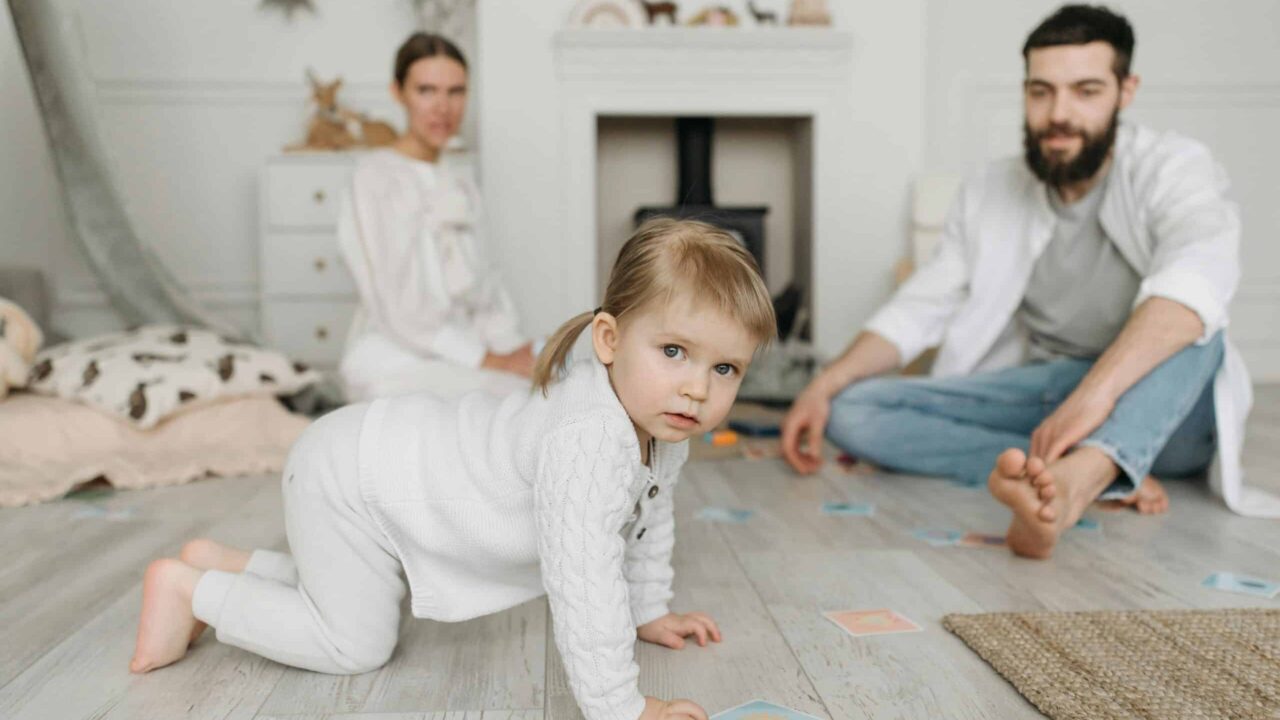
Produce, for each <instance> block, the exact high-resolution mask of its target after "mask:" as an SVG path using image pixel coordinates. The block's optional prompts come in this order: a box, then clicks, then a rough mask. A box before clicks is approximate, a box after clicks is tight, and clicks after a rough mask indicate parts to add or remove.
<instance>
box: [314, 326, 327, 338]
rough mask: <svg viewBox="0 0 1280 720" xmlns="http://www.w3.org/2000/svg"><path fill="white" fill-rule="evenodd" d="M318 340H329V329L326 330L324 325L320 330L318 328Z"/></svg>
mask: <svg viewBox="0 0 1280 720" xmlns="http://www.w3.org/2000/svg"><path fill="white" fill-rule="evenodd" d="M316 339H317V340H328V339H329V328H326V327H324V326H323V325H322V326H320V327H318V328H316Z"/></svg>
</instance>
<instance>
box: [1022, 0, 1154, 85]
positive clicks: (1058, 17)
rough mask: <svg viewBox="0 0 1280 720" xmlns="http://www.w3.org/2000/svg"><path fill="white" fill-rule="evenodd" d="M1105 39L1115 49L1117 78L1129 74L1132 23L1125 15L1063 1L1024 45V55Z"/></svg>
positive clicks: (1100, 6) (1131, 51) (1033, 31)
mask: <svg viewBox="0 0 1280 720" xmlns="http://www.w3.org/2000/svg"><path fill="white" fill-rule="evenodd" d="M1099 40H1100V41H1102V42H1104V43H1107V44H1108V45H1110V46H1111V47H1112V48H1114V49H1115V51H1116V60H1115V63H1114V64H1113V65H1112V66H1111V70H1112V72H1114V73H1115V74H1116V79H1117V80H1124V79H1125V78H1127V77H1129V62H1130V60H1132V59H1133V45H1134V39H1133V26H1132V25H1130V24H1129V21H1128V20H1126V19H1125V17H1124V16H1123V15H1120V14H1118V13H1114V12H1112V11H1111V10H1109V9H1107V8H1106V7H1104V6H1102V5H1063V6H1062V7H1060V8H1058V11H1057V12H1055V13H1054V14H1052V15H1050V16H1049V17H1047V18H1045V19H1044V22H1042V23H1040V25H1039V26H1038V27H1036V29H1035V30H1032V31H1031V34H1030V35H1029V36H1027V42H1026V44H1024V45H1023V46H1022V59H1023V60H1024V61H1026V60H1027V59H1028V57H1029V55H1030V53H1031V51H1032V50H1035V49H1036V48H1043V47H1053V46H1055V45H1085V44H1087V43H1091V42H1097V41H1099Z"/></svg>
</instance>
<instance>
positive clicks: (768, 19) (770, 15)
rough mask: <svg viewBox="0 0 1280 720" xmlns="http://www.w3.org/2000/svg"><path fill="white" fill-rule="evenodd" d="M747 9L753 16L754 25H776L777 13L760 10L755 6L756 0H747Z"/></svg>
mask: <svg viewBox="0 0 1280 720" xmlns="http://www.w3.org/2000/svg"><path fill="white" fill-rule="evenodd" d="M747 11H748V12H750V13H751V17H753V18H755V20H756V25H777V24H778V13H776V12H774V11H772V10H761V9H760V8H758V7H756V0H747Z"/></svg>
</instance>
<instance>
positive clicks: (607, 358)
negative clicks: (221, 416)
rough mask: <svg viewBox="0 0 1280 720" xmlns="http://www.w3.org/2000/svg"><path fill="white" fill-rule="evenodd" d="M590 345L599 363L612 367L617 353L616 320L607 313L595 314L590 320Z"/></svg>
mask: <svg viewBox="0 0 1280 720" xmlns="http://www.w3.org/2000/svg"><path fill="white" fill-rule="evenodd" d="M591 345H592V347H594V348H595V351H596V357H597V358H598V359H599V360H600V362H601V363H603V364H605V365H612V364H613V357H614V355H615V354H616V353H617V351H618V319H617V318H615V317H614V316H612V315H610V314H609V313H607V312H598V313H596V316H595V317H594V318H592V319H591Z"/></svg>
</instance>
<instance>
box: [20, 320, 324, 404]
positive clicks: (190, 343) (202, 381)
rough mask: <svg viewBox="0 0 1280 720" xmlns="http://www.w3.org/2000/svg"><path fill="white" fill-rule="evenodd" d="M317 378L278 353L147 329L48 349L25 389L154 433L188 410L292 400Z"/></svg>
mask: <svg viewBox="0 0 1280 720" xmlns="http://www.w3.org/2000/svg"><path fill="white" fill-rule="evenodd" d="M319 379H320V374H319V373H317V372H316V371H315V370H311V369H310V368H308V367H307V366H305V365H303V364H302V363H295V362H291V361H290V360H289V359H288V358H287V357H285V356H284V355H281V354H280V353H278V352H276V351H274V350H269V349H266V348H260V347H257V346H255V345H250V344H247V343H238V342H234V341H231V340H227V339H226V338H223V337H220V336H219V335H218V334H217V333H214V332H211V331H209V330H202V329H199V328H186V327H179V326H176V325H146V326H143V327H140V328H138V329H136V330H130V331H128V332H121V333H114V334H111V335H103V336H99V337H93V338H87V339H84V340H76V341H74V342H68V343H63V344H61V345H55V346H53V347H50V348H46V349H45V350H43V351H41V352H40V354H39V355H38V356H36V361H35V366H34V367H33V368H32V370H31V380H30V382H29V383H28V385H27V389H28V390H30V391H31V392H35V393H40V394H42V395H56V396H57V397H60V398H66V399H67V400H78V401H80V402H82V403H85V404H86V405H92V406H94V407H96V408H98V409H100V410H105V411H106V412H109V413H114V414H116V415H118V416H120V417H121V418H123V419H125V420H127V421H129V422H131V423H133V424H134V425H137V426H138V427H140V428H149V427H152V426H154V425H155V424H156V423H158V422H160V421H161V420H163V419H164V418H166V417H168V416H169V415H171V414H173V413H175V412H177V411H179V410H181V409H182V408H183V406H184V405H187V404H201V403H206V402H209V401H211V400H217V399H221V398H229V397H243V396H245V395H289V394H293V393H296V392H298V391H299V390H302V389H303V388H305V387H306V386H308V385H310V384H312V383H314V382H317V381H318V380H319Z"/></svg>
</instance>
